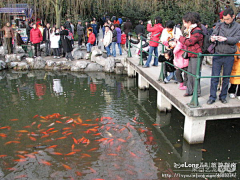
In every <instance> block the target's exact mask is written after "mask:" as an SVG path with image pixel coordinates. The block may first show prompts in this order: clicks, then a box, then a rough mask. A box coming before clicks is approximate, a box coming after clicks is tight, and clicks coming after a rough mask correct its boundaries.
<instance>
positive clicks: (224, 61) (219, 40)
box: [207, 8, 240, 104]
mask: <svg viewBox="0 0 240 180" xmlns="http://www.w3.org/2000/svg"><path fill="white" fill-rule="evenodd" d="M234 19H235V15H234V11H233V10H232V9H231V8H228V9H226V10H225V11H224V12H223V21H224V22H222V23H219V24H217V26H216V28H215V29H214V31H213V33H212V36H211V41H212V42H216V47H215V53H216V54H235V53H236V51H237V47H236V44H237V43H238V42H239V40H240V33H239V32H240V25H239V24H238V23H236V22H235V21H234ZM233 62H234V56H214V57H213V65H212V76H219V75H220V72H221V69H222V68H223V76H229V75H230V74H231V72H232V66H233ZM218 82H219V78H211V88H210V97H209V100H208V101H207V104H213V103H214V102H215V100H216V98H217V94H216V92H217V86H218ZM228 85H229V77H224V78H223V83H222V90H221V93H220V95H219V100H220V101H221V102H222V103H223V104H226V103H227V101H226V97H227V90H228Z"/></svg>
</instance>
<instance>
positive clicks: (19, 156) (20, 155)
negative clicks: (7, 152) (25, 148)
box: [16, 154, 26, 159]
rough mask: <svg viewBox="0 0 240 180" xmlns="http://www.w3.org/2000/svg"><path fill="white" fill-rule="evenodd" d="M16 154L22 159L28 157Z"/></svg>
mask: <svg viewBox="0 0 240 180" xmlns="http://www.w3.org/2000/svg"><path fill="white" fill-rule="evenodd" d="M16 156H18V157H20V158H21V159H25V158H26V157H25V156H23V155H20V154H17V155H16Z"/></svg>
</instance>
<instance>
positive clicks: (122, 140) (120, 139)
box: [118, 138, 126, 142]
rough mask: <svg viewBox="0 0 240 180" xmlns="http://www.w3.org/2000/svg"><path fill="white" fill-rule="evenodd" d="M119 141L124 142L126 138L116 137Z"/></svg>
mask: <svg viewBox="0 0 240 180" xmlns="http://www.w3.org/2000/svg"><path fill="white" fill-rule="evenodd" d="M118 140H119V141H121V142H126V140H124V139H122V138H118Z"/></svg>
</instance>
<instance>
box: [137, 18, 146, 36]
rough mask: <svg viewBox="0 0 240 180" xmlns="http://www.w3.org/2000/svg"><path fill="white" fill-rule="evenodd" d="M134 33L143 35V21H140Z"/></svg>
mask: <svg viewBox="0 0 240 180" xmlns="http://www.w3.org/2000/svg"><path fill="white" fill-rule="evenodd" d="M135 33H136V34H137V35H138V34H140V33H141V34H145V28H144V26H143V21H142V20H140V21H139V24H138V25H137V26H136V27H135Z"/></svg>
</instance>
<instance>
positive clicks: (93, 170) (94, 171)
mask: <svg viewBox="0 0 240 180" xmlns="http://www.w3.org/2000/svg"><path fill="white" fill-rule="evenodd" d="M88 168H89V169H90V170H91V171H92V172H93V173H96V172H97V171H96V170H95V169H93V168H91V167H88Z"/></svg>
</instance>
